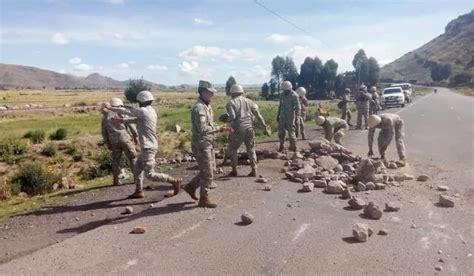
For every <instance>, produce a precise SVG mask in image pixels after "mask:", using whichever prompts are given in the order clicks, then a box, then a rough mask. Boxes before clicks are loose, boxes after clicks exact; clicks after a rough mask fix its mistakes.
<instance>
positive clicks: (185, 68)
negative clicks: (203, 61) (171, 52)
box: [179, 61, 199, 74]
mask: <svg viewBox="0 0 474 276" xmlns="http://www.w3.org/2000/svg"><path fill="white" fill-rule="evenodd" d="M179 68H180V69H181V72H183V73H187V74H192V73H195V72H196V70H197V69H198V68H199V63H198V62H197V61H191V62H187V61H183V62H181V64H180V65H179Z"/></svg>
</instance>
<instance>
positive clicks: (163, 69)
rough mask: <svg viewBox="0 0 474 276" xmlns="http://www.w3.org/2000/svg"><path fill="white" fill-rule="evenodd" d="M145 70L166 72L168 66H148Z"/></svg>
mask: <svg viewBox="0 0 474 276" xmlns="http://www.w3.org/2000/svg"><path fill="white" fill-rule="evenodd" d="M146 68H147V69H148V70H151V71H166V70H168V66H166V65H148V66H147V67H146Z"/></svg>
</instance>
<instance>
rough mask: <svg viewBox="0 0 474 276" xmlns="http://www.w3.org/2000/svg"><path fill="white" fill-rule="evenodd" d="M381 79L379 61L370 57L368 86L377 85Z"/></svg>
mask: <svg viewBox="0 0 474 276" xmlns="http://www.w3.org/2000/svg"><path fill="white" fill-rule="evenodd" d="M379 79H380V66H379V63H378V62H377V60H376V59H375V58H373V57H370V58H369V60H368V76H367V84H369V85H376V84H377V83H378V82H379Z"/></svg>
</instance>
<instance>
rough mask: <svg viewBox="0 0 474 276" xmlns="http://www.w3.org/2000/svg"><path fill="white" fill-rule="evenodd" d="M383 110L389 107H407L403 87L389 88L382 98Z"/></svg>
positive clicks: (385, 90)
mask: <svg viewBox="0 0 474 276" xmlns="http://www.w3.org/2000/svg"><path fill="white" fill-rule="evenodd" d="M380 103H381V105H382V109H385V108H389V107H398V106H400V107H405V93H404V91H403V89H402V88H401V87H398V86H396V87H388V88H385V89H384V90H383V92H382V97H381V98H380Z"/></svg>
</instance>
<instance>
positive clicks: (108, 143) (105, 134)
mask: <svg viewBox="0 0 474 276" xmlns="http://www.w3.org/2000/svg"><path fill="white" fill-rule="evenodd" d="M105 124H106V118H105V116H104V117H102V122H101V132H102V139H104V143H105V145H106V146H107V148H109V149H110V148H111V145H110V140H109V134H108V133H107V129H106V128H105Z"/></svg>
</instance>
